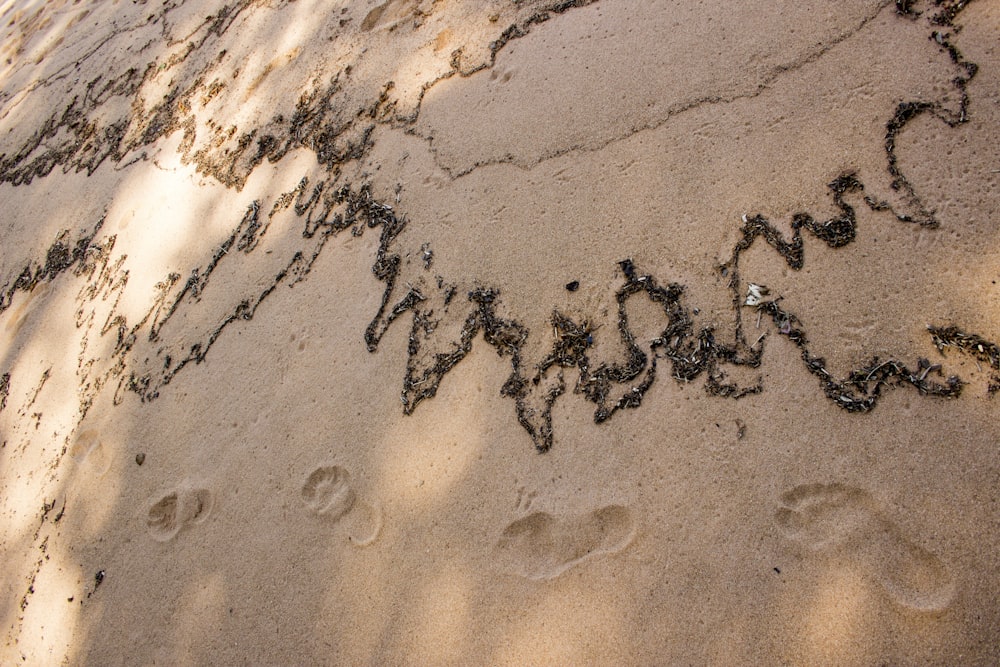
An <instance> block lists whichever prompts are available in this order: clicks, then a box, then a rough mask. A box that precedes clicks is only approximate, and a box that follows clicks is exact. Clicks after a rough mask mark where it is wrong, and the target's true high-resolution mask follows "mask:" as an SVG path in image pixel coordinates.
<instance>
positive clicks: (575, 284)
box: [566, 280, 580, 292]
mask: <svg viewBox="0 0 1000 667" xmlns="http://www.w3.org/2000/svg"><path fill="white" fill-rule="evenodd" d="M578 289H580V281H579V280H571V281H570V282H568V283H566V290H567V291H568V292H575V291H577V290H578Z"/></svg>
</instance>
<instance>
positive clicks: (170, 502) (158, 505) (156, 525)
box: [146, 487, 215, 542]
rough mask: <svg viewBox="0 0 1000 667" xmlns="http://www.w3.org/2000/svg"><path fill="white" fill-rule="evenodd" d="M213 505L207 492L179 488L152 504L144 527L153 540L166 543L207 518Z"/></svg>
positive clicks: (197, 489) (210, 493) (209, 492)
mask: <svg viewBox="0 0 1000 667" xmlns="http://www.w3.org/2000/svg"><path fill="white" fill-rule="evenodd" d="M214 503H215V499H214V496H213V495H212V492H211V491H209V490H208V489H201V488H189V487H182V488H180V489H176V490H174V491H170V492H169V493H167V494H166V495H164V496H162V497H161V498H160V499H159V500H157V501H156V502H154V503H153V504H152V506H151V507H150V508H149V512H148V513H147V514H146V527H147V529H148V530H149V534H150V535H151V536H152V537H153V539H155V540H158V541H160V542H166V541H167V540H170V539H173V538H174V537H175V536H176V535H177V533H179V532H180V531H181V530H182V529H184V528H185V527H187V526H192V525H195V524H199V523H201V522H203V521H204V520H205V519H207V518H208V516H209V514H211V512H212V507H213V505H214Z"/></svg>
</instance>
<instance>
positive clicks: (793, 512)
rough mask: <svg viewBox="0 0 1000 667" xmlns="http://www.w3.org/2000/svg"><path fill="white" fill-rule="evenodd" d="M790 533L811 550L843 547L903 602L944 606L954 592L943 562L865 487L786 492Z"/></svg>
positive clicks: (784, 514) (785, 525) (781, 521)
mask: <svg viewBox="0 0 1000 667" xmlns="http://www.w3.org/2000/svg"><path fill="white" fill-rule="evenodd" d="M781 501H782V504H783V507H781V508H780V509H779V510H778V511H777V514H776V519H777V522H778V526H779V527H780V528H781V530H782V532H784V533H785V535H786V536H787V537H788V538H790V539H792V540H794V541H796V542H798V543H799V544H801V545H803V546H804V547H806V548H807V549H809V550H810V551H825V552H831V551H834V550H841V551H842V552H846V553H848V554H850V555H851V556H852V557H855V558H857V559H859V560H860V561H861V562H862V563H863V564H864V565H865V567H866V568H867V569H868V571H869V572H870V573H871V574H872V577H873V578H874V579H875V581H877V582H878V583H879V584H881V586H882V587H883V588H884V589H885V590H886V592H887V593H888V594H889V595H890V596H891V597H892V599H893V600H895V601H896V602H897V603H899V604H900V605H902V606H904V607H907V608H910V609H915V610H920V611H939V610H941V609H944V608H945V607H947V606H948V605H949V604H950V603H951V600H952V598H953V597H954V595H955V582H954V580H953V579H952V576H951V574H950V573H949V572H948V569H947V568H946V567H945V566H944V564H943V563H942V562H941V561H940V560H938V558H937V557H936V556H935V555H934V554H932V553H930V552H929V551H927V550H926V549H924V548H922V547H920V546H918V545H916V544H914V543H913V542H910V541H909V540H908V539H906V537H905V536H904V535H903V534H902V533H901V532H900V530H899V528H898V527H897V526H896V525H895V524H894V523H893V522H892V521H890V520H889V519H888V518H887V517H886V516H885V515H884V514H883V513H882V511H881V510H880V509H879V507H878V506H877V505H876V503H875V501H874V500H873V499H872V497H871V496H870V495H869V494H868V493H867V492H865V491H863V490H861V489H858V488H854V487H850V486H845V485H843V484H805V485H802V486H797V487H795V488H794V489H792V490H790V491H787V492H786V493H784V494H783V495H782V497H781Z"/></svg>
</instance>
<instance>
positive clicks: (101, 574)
mask: <svg viewBox="0 0 1000 667" xmlns="http://www.w3.org/2000/svg"><path fill="white" fill-rule="evenodd" d="M106 577H107V572H106V571H105V570H98V571H97V572H96V573H95V574H94V588H93V589H91V591H90V592H89V593H87V597H88V598H89V597H90V596H91V595H93V594H94V593H96V592H97V589H98V588H100V587H101V584H103V583H104V579H105V578H106Z"/></svg>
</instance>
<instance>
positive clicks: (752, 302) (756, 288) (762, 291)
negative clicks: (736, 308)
mask: <svg viewBox="0 0 1000 667" xmlns="http://www.w3.org/2000/svg"><path fill="white" fill-rule="evenodd" d="M769 292H770V290H769V289H767V288H766V287H764V286H763V285H758V284H756V283H750V284H749V285H748V286H747V300H746V301H745V302H744V303H746V305H748V306H757V305H760V303H761V302H762V301H763V300H764V297H765V296H767V295H768V293H769Z"/></svg>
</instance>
